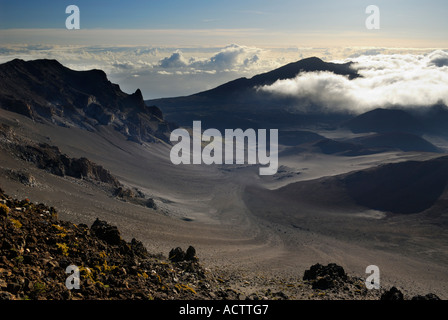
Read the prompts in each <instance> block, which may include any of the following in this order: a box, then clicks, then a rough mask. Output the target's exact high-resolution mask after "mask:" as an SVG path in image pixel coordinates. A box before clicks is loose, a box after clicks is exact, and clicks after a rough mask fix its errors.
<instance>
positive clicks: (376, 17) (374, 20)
mask: <svg viewBox="0 0 448 320" xmlns="http://www.w3.org/2000/svg"><path fill="white" fill-rule="evenodd" d="M366 14H370V16H368V17H367V19H366V28H367V29H369V30H379V29H380V8H378V6H375V5H370V6H367V8H366Z"/></svg>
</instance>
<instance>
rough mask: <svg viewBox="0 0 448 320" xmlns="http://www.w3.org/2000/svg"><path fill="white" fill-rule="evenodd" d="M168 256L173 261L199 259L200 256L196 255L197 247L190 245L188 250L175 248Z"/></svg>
mask: <svg viewBox="0 0 448 320" xmlns="http://www.w3.org/2000/svg"><path fill="white" fill-rule="evenodd" d="M168 257H169V259H170V260H171V261H173V262H181V261H197V260H198V258H197V257H196V249H195V248H193V247H192V246H189V247H188V249H187V251H186V252H185V251H183V250H182V248H180V247H177V248H173V249H171V251H170V253H169V255H168Z"/></svg>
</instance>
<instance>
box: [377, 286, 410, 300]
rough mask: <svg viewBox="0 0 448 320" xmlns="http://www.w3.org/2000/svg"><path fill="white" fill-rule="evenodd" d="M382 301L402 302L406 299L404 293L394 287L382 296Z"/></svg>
mask: <svg viewBox="0 0 448 320" xmlns="http://www.w3.org/2000/svg"><path fill="white" fill-rule="evenodd" d="M381 300H388V301H401V300H404V297H403V293H402V292H401V291H400V290H398V289H397V288H396V287H392V288H390V290H389V291H386V292H384V293H383V294H382V295H381Z"/></svg>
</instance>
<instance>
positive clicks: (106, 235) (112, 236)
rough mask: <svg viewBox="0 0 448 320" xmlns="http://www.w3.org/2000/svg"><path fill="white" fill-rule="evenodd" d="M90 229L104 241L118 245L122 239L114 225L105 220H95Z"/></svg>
mask: <svg viewBox="0 0 448 320" xmlns="http://www.w3.org/2000/svg"><path fill="white" fill-rule="evenodd" d="M90 230H92V232H93V233H94V234H95V235H96V236H97V237H98V238H100V239H101V240H104V241H106V242H107V243H108V244H111V245H119V244H120V243H121V242H122V241H123V240H122V239H121V236H120V231H118V228H117V227H115V226H112V225H110V224H108V223H107V222H106V221H102V220H99V219H98V218H97V219H96V220H95V222H94V223H93V225H92V226H91V227H90Z"/></svg>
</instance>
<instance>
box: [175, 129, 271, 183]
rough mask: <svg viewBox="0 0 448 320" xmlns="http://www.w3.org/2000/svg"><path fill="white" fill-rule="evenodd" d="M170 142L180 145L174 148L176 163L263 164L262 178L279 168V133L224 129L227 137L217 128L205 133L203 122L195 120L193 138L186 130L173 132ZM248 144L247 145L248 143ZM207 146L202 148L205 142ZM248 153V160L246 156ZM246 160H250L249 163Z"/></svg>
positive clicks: (259, 130)
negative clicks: (202, 126)
mask: <svg viewBox="0 0 448 320" xmlns="http://www.w3.org/2000/svg"><path fill="white" fill-rule="evenodd" d="M170 141H171V142H175V141H177V142H178V143H177V144H175V145H174V146H173V147H172V148H171V152H170V159H171V162H172V163H173V164H176V165H178V164H201V163H203V164H207V165H211V164H245V163H247V164H260V165H267V167H261V168H260V169H259V174H260V175H273V174H275V173H277V169H278V130H277V129H270V130H269V152H268V150H267V130H266V129H258V132H257V131H255V130H254V129H247V130H245V131H243V130H242V129H225V134H224V136H223V135H222V134H221V132H220V131H219V130H218V129H207V130H205V131H204V132H202V129H201V121H193V136H192V137H190V133H189V132H188V131H187V130H186V129H175V130H173V131H172V132H171V136H170ZM246 141H247V143H246ZM204 142H206V143H208V144H207V145H205V146H203V143H204ZM246 154H247V157H246ZM246 160H247V161H246Z"/></svg>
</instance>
